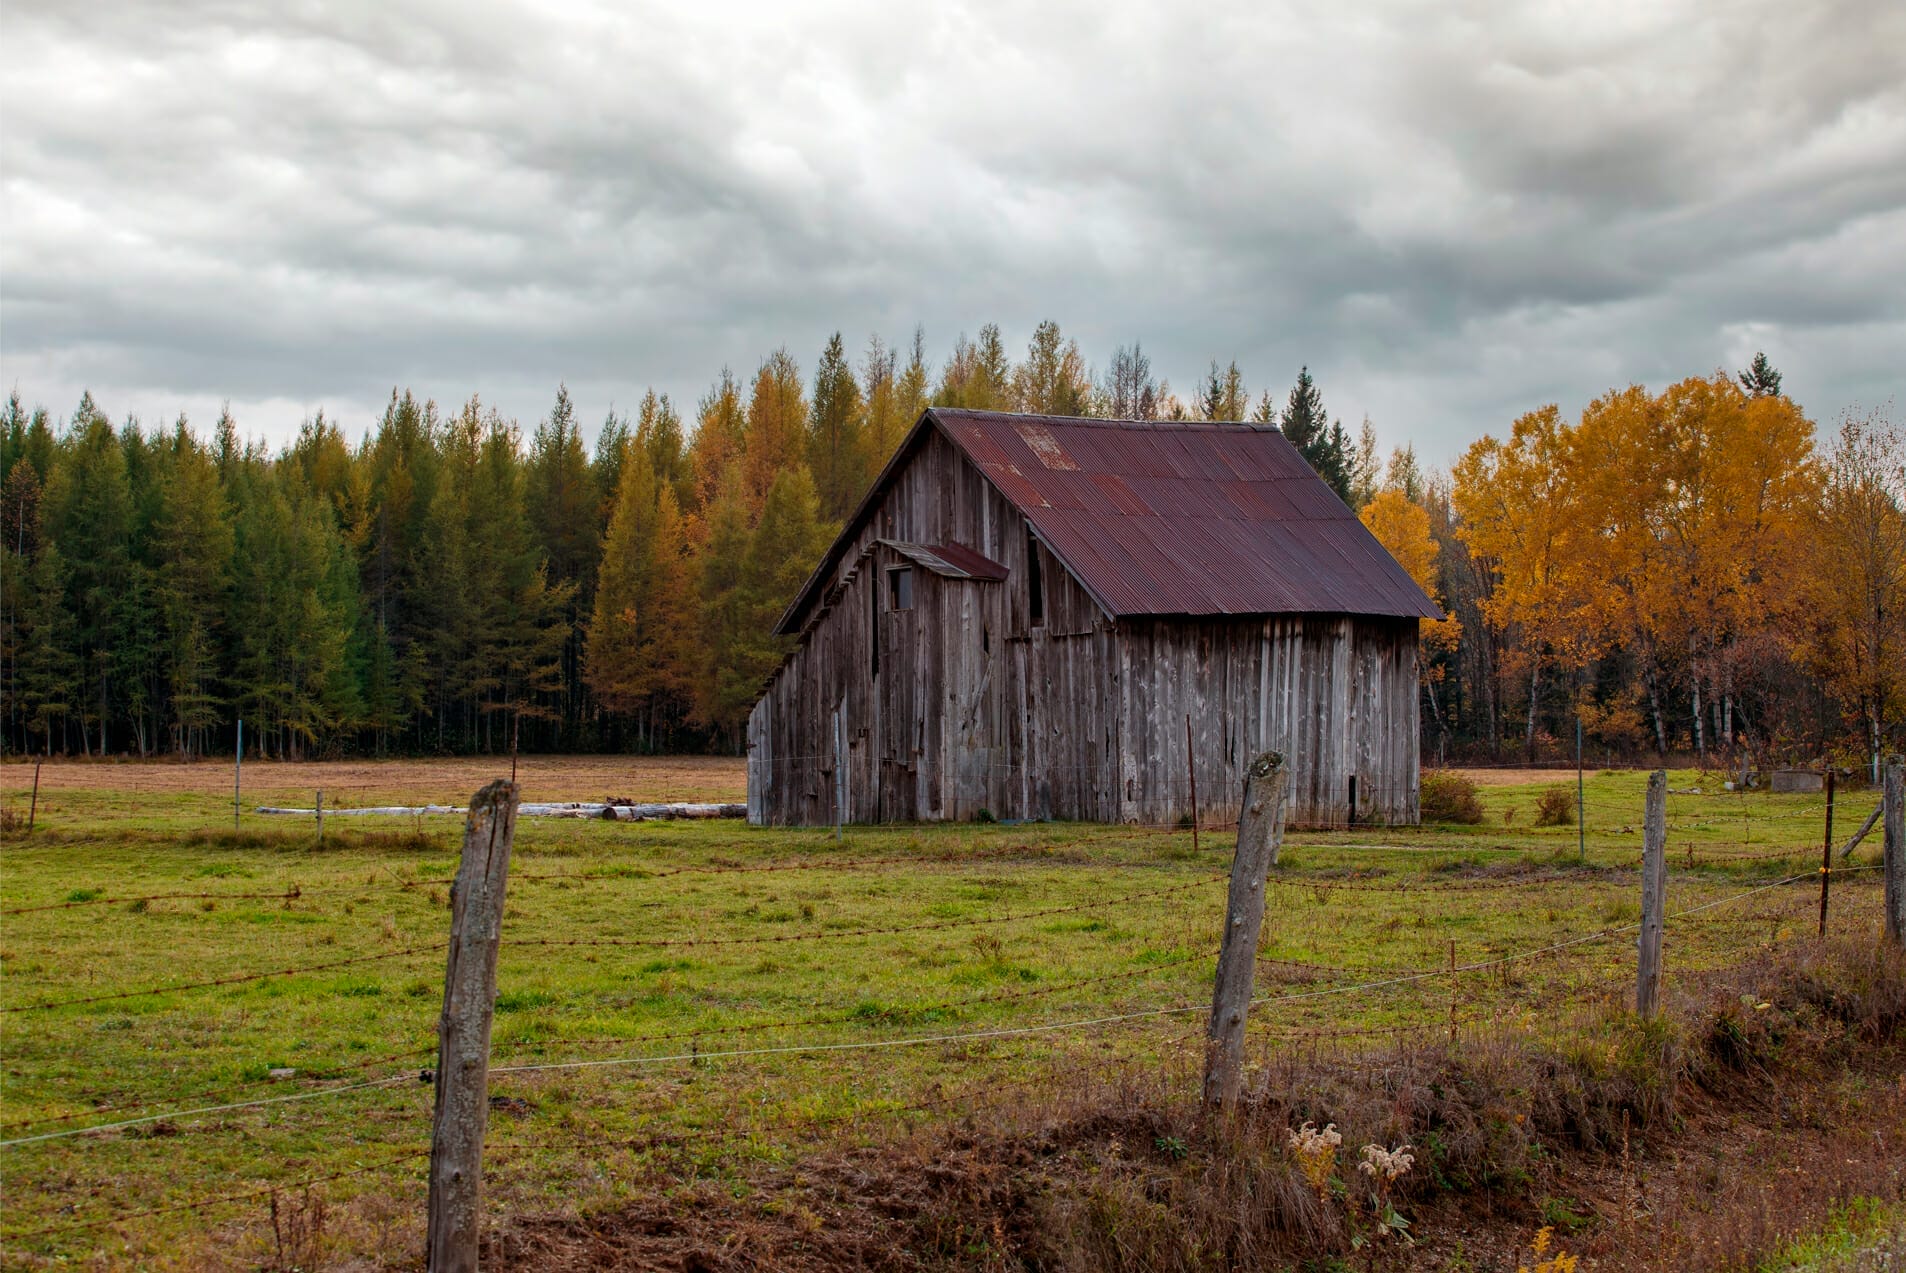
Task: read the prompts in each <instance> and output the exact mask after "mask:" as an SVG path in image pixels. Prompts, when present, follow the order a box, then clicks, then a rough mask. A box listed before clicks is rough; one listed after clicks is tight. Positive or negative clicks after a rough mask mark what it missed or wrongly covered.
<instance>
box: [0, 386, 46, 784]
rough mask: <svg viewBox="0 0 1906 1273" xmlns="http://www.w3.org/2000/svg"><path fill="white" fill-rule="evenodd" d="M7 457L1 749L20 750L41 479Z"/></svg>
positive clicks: (0, 621) (0, 518) (0, 538)
mask: <svg viewBox="0 0 1906 1273" xmlns="http://www.w3.org/2000/svg"><path fill="white" fill-rule="evenodd" d="M19 405H20V399H19V395H17V394H16V395H14V397H13V399H12V401H11V402H10V403H9V404H8V414H9V415H10V416H14V417H17V418H18V423H19V424H20V430H19V433H20V440H21V441H22V442H24V440H25V428H24V417H21V416H20V413H19ZM9 432H11V429H10V430H9ZM11 454H12V457H13V462H12V464H11V466H10V467H9V468H8V470H7V476H6V481H5V482H4V483H0V704H4V711H5V713H6V719H5V720H4V722H0V746H6V747H13V746H17V747H25V746H26V745H27V744H26V739H25V721H24V718H23V717H22V716H21V713H20V659H21V657H22V655H23V654H24V652H25V645H24V642H25V636H24V633H23V629H22V627H21V623H22V618H21V611H22V609H23V602H24V599H25V590H26V588H27V586H28V585H27V576H28V574H29V572H30V570H31V568H32V565H33V562H34V560H35V557H36V555H37V554H38V552H39V549H40V476H39V474H37V473H35V472H34V471H33V465H32V464H31V463H30V462H29V461H28V460H27V458H26V456H25V454H24V448H23V447H20V446H15V447H13V448H11Z"/></svg>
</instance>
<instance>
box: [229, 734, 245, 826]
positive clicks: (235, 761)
mask: <svg viewBox="0 0 1906 1273" xmlns="http://www.w3.org/2000/svg"><path fill="white" fill-rule="evenodd" d="M244 773H245V718H244V717H243V716H240V717H239V718H238V745H237V746H236V747H234V748H233V749H232V830H234V831H236V830H238V789H239V779H240V778H241V777H243V776H244Z"/></svg>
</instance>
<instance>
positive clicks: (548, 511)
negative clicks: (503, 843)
mask: <svg viewBox="0 0 1906 1273" xmlns="http://www.w3.org/2000/svg"><path fill="white" fill-rule="evenodd" d="M528 480H529V489H528V506H529V524H530V526H531V527H532V528H534V530H535V535H536V543H537V544H538V546H539V547H540V549H541V552H542V562H543V565H544V567H545V568H546V571H547V583H548V586H549V590H550V591H551V592H552V593H558V592H559V593H561V595H563V596H564V597H566V598H567V599H568V601H567V604H568V606H569V609H568V611H567V612H566V613H565V614H564V616H563V620H564V623H565V624H566V625H567V629H568V630H567V633H566V635H565V636H564V638H563V641H562V645H561V659H560V669H559V675H558V677H557V681H556V684H555V685H553V686H551V687H549V690H550V692H551V693H552V694H553V696H554V698H555V700H556V701H555V702H554V703H553V704H547V705H545V706H548V707H550V708H551V710H549V711H543V710H540V709H539V710H537V711H535V712H530V711H527V710H522V709H521V708H513V711H514V712H515V714H514V715H513V716H512V719H511V728H512V729H514V728H515V726H516V724H517V722H518V721H519V720H520V719H521V718H523V717H533V718H535V719H539V720H556V721H559V722H560V732H559V735H558V736H559V737H561V738H564V739H571V740H573V739H574V738H575V736H576V730H577V728H578V727H579V725H580V723H581V710H582V690H583V679H582V634H583V623H584V619H585V617H586V616H587V614H588V607H589V605H590V604H591V603H592V602H593V601H594V590H595V570H596V551H597V546H598V544H599V543H600V540H599V538H598V532H597V530H596V520H595V519H596V509H597V505H598V501H599V499H600V496H599V495H598V494H597V491H596V487H595V482H594V480H593V478H592V476H591V474H590V472H589V457H588V454H587V453H586V452H585V451H584V450H583V446H582V432H581V430H580V428H579V427H578V426H577V424H576V418H575V409H574V407H573V406H572V405H571V403H570V401H569V390H568V388H567V387H559V388H558V389H557V391H556V405H555V406H554V407H553V408H551V410H550V413H549V416H548V418H547V419H545V420H544V421H543V422H542V423H541V424H539V425H538V426H537V428H536V433H535V436H534V437H532V438H531V440H530V457H529V469H528ZM521 586H523V587H528V586H529V585H528V584H527V582H525V583H524V584H522V585H521ZM537 681H538V684H539V686H540V684H541V679H540V676H539V677H538V678H537ZM512 701H513V702H514V700H512Z"/></svg>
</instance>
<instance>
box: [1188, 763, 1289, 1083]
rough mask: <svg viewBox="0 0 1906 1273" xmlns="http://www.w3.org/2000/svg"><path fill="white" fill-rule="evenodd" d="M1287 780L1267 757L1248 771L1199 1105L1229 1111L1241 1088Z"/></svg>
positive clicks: (1281, 832)
mask: <svg viewBox="0 0 1906 1273" xmlns="http://www.w3.org/2000/svg"><path fill="white" fill-rule="evenodd" d="M1289 781H1290V773H1289V771H1288V770H1287V769H1286V768H1285V767H1284V758H1283V757H1282V756H1281V755H1279V754H1278V753H1277V752H1274V751H1267V752H1265V753H1264V754H1262V755H1261V756H1259V757H1258V758H1257V759H1256V760H1253V761H1252V762H1251V767H1250V768H1249V769H1247V770H1246V771H1245V779H1244V807H1243V809H1242V810H1241V811H1240V812H1239V814H1238V849H1237V854H1236V856H1234V857H1233V858H1232V859H1231V887H1230V890H1229V892H1228V893H1226V895H1225V903H1224V913H1225V922H1224V938H1223V941H1222V942H1221V943H1220V944H1219V947H1218V975H1217V979H1216V982H1215V984H1214V986H1213V988H1212V992H1211V1023H1210V1025H1209V1027H1208V1028H1207V1031H1206V1042H1205V1072H1204V1098H1205V1102H1206V1103H1207V1104H1216V1105H1227V1106H1228V1105H1231V1104H1233V1103H1234V1102H1236V1100H1237V1098H1238V1091H1239V1089H1240V1088H1241V1087H1242V1086H1243V1082H1244V1018H1245V1015H1246V1014H1247V1013H1248V1012H1249V1011H1250V1008H1251V985H1252V980H1253V978H1254V976H1255V975H1256V972H1257V939H1258V934H1259V933H1260V932H1262V931H1263V929H1264V879H1265V877H1266V876H1267V875H1269V874H1270V869H1271V868H1272V867H1273V866H1276V865H1277V855H1278V850H1279V848H1280V846H1281V845H1282V843H1283V839H1284V788H1285V786H1286V785H1287V784H1288V783H1289Z"/></svg>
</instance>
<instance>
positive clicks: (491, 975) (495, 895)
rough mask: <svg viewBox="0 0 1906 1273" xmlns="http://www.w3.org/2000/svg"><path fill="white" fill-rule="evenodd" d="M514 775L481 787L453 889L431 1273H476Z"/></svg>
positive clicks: (434, 1155)
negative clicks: (504, 780) (508, 778)
mask: <svg viewBox="0 0 1906 1273" xmlns="http://www.w3.org/2000/svg"><path fill="white" fill-rule="evenodd" d="M516 797H517V793H516V784H515V783H513V782H503V781H501V780H499V781H497V782H493V783H491V784H490V785H489V786H487V787H485V788H483V790H481V791H479V792H477V793H476V795H475V796H474V797H473V798H472V799H471V801H470V817H469V820H468V821H467V822H466V823H464V828H463V858H462V860H461V861H460V862H459V863H458V865H457V880H456V883H455V884H454V885H453V886H452V887H451V889H450V958H449V966H448V968H447V969H446V971H445V973H444V979H443V1017H442V1018H441V1020H440V1021H439V1023H438V1026H437V1107H436V1117H435V1120H434V1121H433V1123H432V1126H431V1134H430V1227H429V1237H428V1239H427V1245H426V1248H425V1255H424V1258H425V1260H426V1262H427V1263H428V1266H429V1269H430V1273H474V1270H475V1269H476V1267H477V1236H478V1228H479V1222H480V1221H481V1219H482V1212H481V1210H480V1207H479V1202H480V1194H481V1191H482V1185H483V1133H484V1131H485V1129H486V1128H487V1127H488V1125H489V1120H490V1093H489V1088H490V1018H491V1013H492V1011H493V1010H494V1008H495V1005H496V951H497V943H498V939H499V937H500V936H501V931H502V926H503V890H504V886H505V885H506V884H507V883H508V881H509V870H510V842H511V841H512V840H513V839H514V838H515V835H516Z"/></svg>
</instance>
